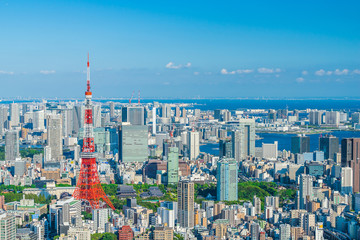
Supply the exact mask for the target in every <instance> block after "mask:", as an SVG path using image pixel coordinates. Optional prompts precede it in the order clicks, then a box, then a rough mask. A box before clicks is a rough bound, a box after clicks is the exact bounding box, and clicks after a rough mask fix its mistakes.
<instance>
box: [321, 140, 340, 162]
mask: <svg viewBox="0 0 360 240" xmlns="http://www.w3.org/2000/svg"><path fill="white" fill-rule="evenodd" d="M319 144H320V149H319V150H320V151H323V152H324V158H325V159H331V160H334V156H335V153H338V152H339V138H337V137H334V136H332V135H325V136H322V137H320V139H319Z"/></svg>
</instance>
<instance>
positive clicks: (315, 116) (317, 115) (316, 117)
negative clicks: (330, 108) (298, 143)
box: [309, 110, 323, 126]
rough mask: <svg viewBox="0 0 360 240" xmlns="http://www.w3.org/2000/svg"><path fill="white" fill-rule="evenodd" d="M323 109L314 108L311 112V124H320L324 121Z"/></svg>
mask: <svg viewBox="0 0 360 240" xmlns="http://www.w3.org/2000/svg"><path fill="white" fill-rule="evenodd" d="M322 115H323V112H322V111H317V110H313V111H311V112H310V113H309V122H310V125H315V126H319V125H321V123H322Z"/></svg>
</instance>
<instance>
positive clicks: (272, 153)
mask: <svg viewBox="0 0 360 240" xmlns="http://www.w3.org/2000/svg"><path fill="white" fill-rule="evenodd" d="M262 157H263V158H264V159H268V160H276V159H277V157H278V142H277V141H275V142H274V143H263V144H262Z"/></svg>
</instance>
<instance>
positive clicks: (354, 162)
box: [341, 138, 360, 192]
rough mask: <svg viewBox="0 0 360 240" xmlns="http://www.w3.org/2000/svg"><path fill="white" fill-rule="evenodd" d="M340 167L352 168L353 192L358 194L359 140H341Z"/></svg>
mask: <svg viewBox="0 0 360 240" xmlns="http://www.w3.org/2000/svg"><path fill="white" fill-rule="evenodd" d="M341 165H342V166H343V167H351V168H352V174H353V192H360V138H343V139H342V140H341Z"/></svg>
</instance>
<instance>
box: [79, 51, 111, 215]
mask: <svg viewBox="0 0 360 240" xmlns="http://www.w3.org/2000/svg"><path fill="white" fill-rule="evenodd" d="M86 85H87V88H86V92H85V119H84V139H83V148H82V153H81V167H80V174H79V180H78V182H77V185H76V188H75V192H74V194H73V196H74V198H75V199H78V200H84V201H88V202H89V203H90V205H91V207H92V208H93V209H98V208H100V200H102V201H104V202H106V203H107V205H108V206H109V207H111V208H112V209H114V210H115V208H114V206H113V204H112V203H111V201H110V200H109V198H108V197H107V196H106V194H105V192H104V189H103V188H102V186H101V184H100V180H99V175H98V170H97V165H96V157H95V154H94V152H95V143H94V135H93V114H92V103H91V98H92V92H91V91H90V63H89V56H88V61H87V83H86Z"/></svg>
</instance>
